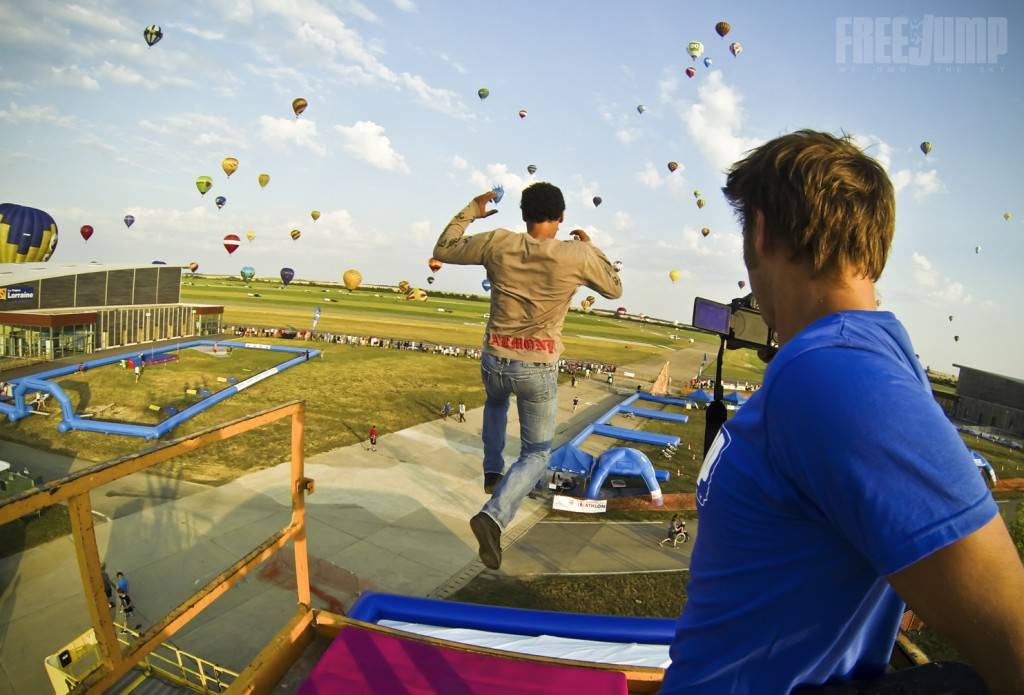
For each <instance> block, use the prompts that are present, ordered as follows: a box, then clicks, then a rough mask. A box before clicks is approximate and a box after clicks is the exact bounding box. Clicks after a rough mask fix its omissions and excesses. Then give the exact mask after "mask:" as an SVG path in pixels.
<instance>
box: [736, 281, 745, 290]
mask: <svg viewBox="0 0 1024 695" xmlns="http://www.w3.org/2000/svg"><path fill="white" fill-rule="evenodd" d="M736 284H737V285H738V286H739V288H740V289H741V290H742V289H743V288H744V287H746V286H747V281H746V280H740V281H739V282H737V283H736Z"/></svg>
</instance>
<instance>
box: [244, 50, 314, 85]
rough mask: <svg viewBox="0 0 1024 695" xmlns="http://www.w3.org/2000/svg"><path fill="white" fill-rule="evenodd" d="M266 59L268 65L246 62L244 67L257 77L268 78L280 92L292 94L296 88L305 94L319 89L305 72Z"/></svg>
mask: <svg viewBox="0 0 1024 695" xmlns="http://www.w3.org/2000/svg"><path fill="white" fill-rule="evenodd" d="M267 60H268V62H269V63H271V64H270V65H264V66H257V65H253V64H252V63H246V65H245V68H246V70H248V71H249V72H250V73H251V74H253V75H256V76H257V77H262V78H265V79H268V80H270V81H271V82H272V83H273V85H274V88H275V89H276V90H277V91H278V93H280V94H294V93H295V89H296V88H298V89H299V90H300V91H301V92H303V93H306V94H310V93H313V92H314V91H319V88H318V86H317V85H316V84H315V83H314V82H312V81H311V80H310V79H309V78H308V76H307V74H306V73H305V72H302V71H299V70H296V69H295V68H291V67H287V66H284V65H278V64H277V63H276V61H275V60H273V59H271V58H267Z"/></svg>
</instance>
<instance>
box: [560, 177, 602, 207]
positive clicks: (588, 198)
mask: <svg viewBox="0 0 1024 695" xmlns="http://www.w3.org/2000/svg"><path fill="white" fill-rule="evenodd" d="M572 181H573V183H574V184H576V185H577V186H579V188H578V189H577V191H576V193H575V194H572V193H570V194H569V195H568V196H566V204H567V205H568V203H569V201H571V200H572V199H573V198H575V199H576V200H578V201H580V204H581V205H583V206H584V207H587V208H592V207H594V196H599V195H601V193H600V191H601V184H599V183H598V182H597V181H584V180H583V177H582V176H580V175H579V174H576V175H574V176H573V177H572ZM602 202H604V201H602Z"/></svg>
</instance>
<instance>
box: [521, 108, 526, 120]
mask: <svg viewBox="0 0 1024 695" xmlns="http://www.w3.org/2000/svg"><path fill="white" fill-rule="evenodd" d="M519 118H526V109H519Z"/></svg>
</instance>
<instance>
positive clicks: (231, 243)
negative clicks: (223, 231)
mask: <svg viewBox="0 0 1024 695" xmlns="http://www.w3.org/2000/svg"><path fill="white" fill-rule="evenodd" d="M240 243H241V239H239V238H238V235H237V234H227V235H225V237H224V248H225V249H227V252H228V253H234V252H235V249H237V248H238V244H240Z"/></svg>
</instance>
